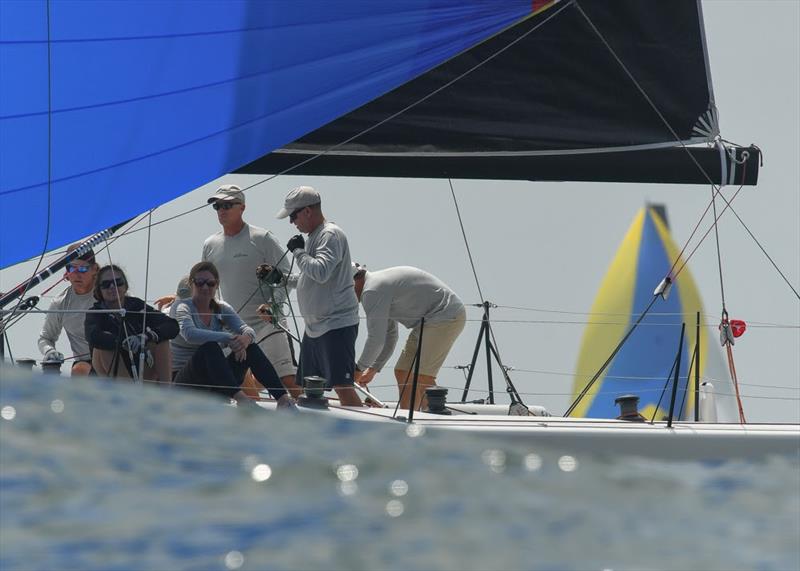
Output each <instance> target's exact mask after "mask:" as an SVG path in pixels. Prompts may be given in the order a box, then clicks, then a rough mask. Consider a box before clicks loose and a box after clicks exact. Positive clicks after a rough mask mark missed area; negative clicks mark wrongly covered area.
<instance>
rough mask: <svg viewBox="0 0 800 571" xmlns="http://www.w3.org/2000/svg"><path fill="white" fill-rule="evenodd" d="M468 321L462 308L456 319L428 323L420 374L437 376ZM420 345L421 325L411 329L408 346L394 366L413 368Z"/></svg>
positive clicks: (402, 369) (424, 337)
mask: <svg viewBox="0 0 800 571" xmlns="http://www.w3.org/2000/svg"><path fill="white" fill-rule="evenodd" d="M466 321H467V312H466V310H465V309H463V308H462V309H461V313H459V314H458V315H457V316H456V318H455V319H452V320H448V321H439V322H437V323H426V324H425V331H424V333H423V334H422V360H421V361H420V365H419V374H420V375H427V376H429V377H435V376H436V375H438V374H439V369H441V368H442V365H443V364H444V360H445V358H447V354H448V353H449V352H450V349H451V348H452V347H453V343H455V342H456V339H457V338H458V336H459V335H460V334H461V332H462V331H463V330H464V324H465V323H466ZM418 345H419V326H417V327H415V328H414V329H412V330H411V334H409V336H408V339H407V340H406V346H405V347H403V352H402V353H400V358H399V359H398V360H397V364H396V365H395V366H394V368H395V370H398V371H411V370H413V368H412V367H413V363H414V355H416V353H417V346H418Z"/></svg>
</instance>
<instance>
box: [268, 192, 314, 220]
mask: <svg viewBox="0 0 800 571" xmlns="http://www.w3.org/2000/svg"><path fill="white" fill-rule="evenodd" d="M320 202H322V199H321V198H320V197H319V193H318V192H317V191H316V190H315V189H314V187H313V186H298V187H297V188H293V189H292V190H290V191H289V194H287V195H286V200H284V201H283V208H281V209H280V210H279V211H278V213H277V214H276V215H275V217H276V218H278V219H281V218H286V217H287V216H289V215H290V214H291V213H292V212H294V211H295V210H297V209H298V208H303V207H306V206H312V205H314V204H319V203H320Z"/></svg>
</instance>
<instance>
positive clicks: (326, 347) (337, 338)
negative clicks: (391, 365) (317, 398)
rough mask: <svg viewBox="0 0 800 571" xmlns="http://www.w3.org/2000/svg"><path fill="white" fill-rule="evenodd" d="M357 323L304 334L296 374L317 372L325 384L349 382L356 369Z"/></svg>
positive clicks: (309, 374) (301, 377) (301, 375)
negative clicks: (325, 331)
mask: <svg viewBox="0 0 800 571" xmlns="http://www.w3.org/2000/svg"><path fill="white" fill-rule="evenodd" d="M356 337H358V325H357V324H356V325H351V326H350V327H342V328H341V329H333V330H332V331H328V332H327V333H324V334H323V335H320V336H319V337H309V336H308V335H303V343H302V344H301V345H300V365H299V366H298V367H297V378H298V379H300V382H301V383H302V382H303V379H304V378H305V377H311V376H319V377H323V378H324V379H325V380H327V381H328V387H329V388H330V387H334V386H343V385H345V386H346V385H352V384H353V373H354V371H355V369H356Z"/></svg>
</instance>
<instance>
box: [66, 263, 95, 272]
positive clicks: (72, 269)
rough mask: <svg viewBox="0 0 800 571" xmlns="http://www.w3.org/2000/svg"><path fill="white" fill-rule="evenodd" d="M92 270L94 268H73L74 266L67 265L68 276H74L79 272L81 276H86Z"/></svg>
mask: <svg viewBox="0 0 800 571" xmlns="http://www.w3.org/2000/svg"><path fill="white" fill-rule="evenodd" d="M91 269H92V266H73V265H72V264H67V273H68V274H74V273H75V272H78V273H79V274H85V273H86V272H88V271H89V270H91Z"/></svg>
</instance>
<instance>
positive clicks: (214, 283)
mask: <svg viewBox="0 0 800 571" xmlns="http://www.w3.org/2000/svg"><path fill="white" fill-rule="evenodd" d="M192 281H193V282H194V285H196V286H197V287H203V286H208V287H217V280H204V279H202V278H194V279H193V280H192Z"/></svg>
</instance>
